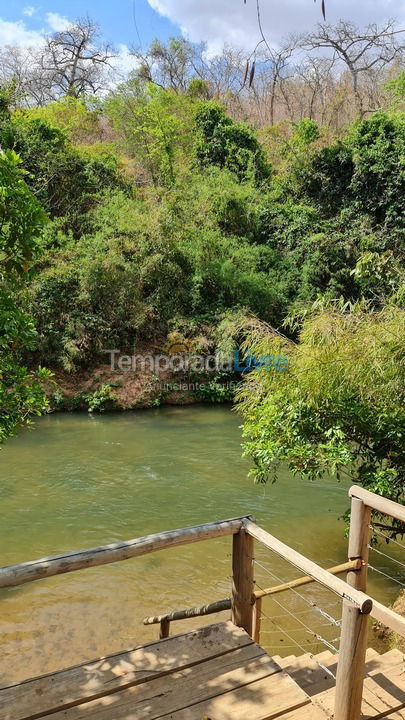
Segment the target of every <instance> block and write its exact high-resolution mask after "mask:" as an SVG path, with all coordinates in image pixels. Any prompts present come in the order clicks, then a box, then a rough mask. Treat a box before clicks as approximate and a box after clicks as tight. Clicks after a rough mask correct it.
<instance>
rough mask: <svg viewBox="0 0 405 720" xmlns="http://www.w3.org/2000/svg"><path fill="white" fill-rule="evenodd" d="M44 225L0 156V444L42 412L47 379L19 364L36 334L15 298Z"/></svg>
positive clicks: (10, 157) (12, 164)
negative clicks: (43, 385)
mask: <svg viewBox="0 0 405 720" xmlns="http://www.w3.org/2000/svg"><path fill="white" fill-rule="evenodd" d="M44 222H45V213H44V212H43V210H42V208H41V207H40V205H39V204H38V202H37V200H36V199H35V197H34V196H33V195H32V194H31V193H30V191H29V189H28V187H27V185H26V184H25V181H24V172H23V170H22V169H21V168H20V166H19V158H18V156H17V155H16V154H15V153H13V152H12V151H6V152H3V151H0V226H1V227H0V442H2V441H3V440H4V439H5V438H7V437H10V436H11V435H13V434H14V433H15V432H16V431H17V429H18V428H19V427H20V426H21V425H23V424H27V423H28V422H29V418H30V416H31V415H39V414H41V413H42V412H44V411H45V410H46V409H47V407H48V403H47V401H46V398H45V395H44V392H43V388H42V384H43V382H45V381H47V380H49V378H50V373H49V371H47V370H45V369H44V368H41V367H40V368H38V370H33V371H31V370H29V369H27V368H26V367H25V365H24V355H25V353H26V352H27V350H32V349H34V347H35V342H36V332H35V328H34V325H33V323H32V320H31V318H30V317H29V316H28V315H27V314H26V313H25V312H24V311H23V310H21V309H20V307H19V304H18V301H17V295H16V290H17V289H18V288H19V287H21V285H22V279H21V276H22V275H24V274H26V273H27V271H28V262H29V261H32V260H33V258H34V256H35V253H36V251H37V249H38V237H37V236H38V233H39V230H40V228H41V226H42V224H43V223H44Z"/></svg>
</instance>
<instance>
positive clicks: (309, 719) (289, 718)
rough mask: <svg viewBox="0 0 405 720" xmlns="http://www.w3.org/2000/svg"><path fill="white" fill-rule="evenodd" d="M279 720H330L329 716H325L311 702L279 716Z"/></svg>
mask: <svg viewBox="0 0 405 720" xmlns="http://www.w3.org/2000/svg"><path fill="white" fill-rule="evenodd" d="M279 720H330V715H327V714H326V713H325V712H324V711H323V710H322V708H320V707H319V706H318V705H315V704H314V703H313V702H311V704H310V705H305V706H304V707H302V708H299V709H298V710H292V711H289V712H287V713H285V714H284V715H280V718H279Z"/></svg>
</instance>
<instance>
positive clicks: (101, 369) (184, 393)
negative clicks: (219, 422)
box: [47, 348, 238, 411]
mask: <svg viewBox="0 0 405 720" xmlns="http://www.w3.org/2000/svg"><path fill="white" fill-rule="evenodd" d="M144 352H145V355H148V349H147V348H146V349H145V350H144ZM237 382H238V379H237V378H236V377H235V376H234V375H233V374H232V373H229V375H227V374H226V373H215V372H211V373H207V372H203V373H192V372H187V371H184V370H181V371H176V370H174V369H173V367H172V366H171V367H169V368H165V369H159V373H158V374H157V373H155V372H154V370H153V367H152V368H151V367H150V366H149V365H148V363H146V364H145V366H144V367H142V368H139V367H138V368H137V369H135V370H133V369H126V368H123V367H121V368H120V367H118V366H117V365H116V364H115V365H114V366H113V365H112V364H111V363H110V362H107V363H100V364H98V365H96V366H95V367H92V368H81V369H80V370H77V371H76V372H66V371H64V370H62V369H60V368H56V369H54V370H53V379H52V382H51V383H49V384H48V386H47V395H48V398H49V401H50V405H51V409H52V410H53V411H74V410H90V411H97V410H137V409H141V408H152V407H160V406H162V405H175V406H186V405H194V404H197V403H201V402H208V403H221V402H231V401H232V400H233V396H234V391H235V388H236V385H237Z"/></svg>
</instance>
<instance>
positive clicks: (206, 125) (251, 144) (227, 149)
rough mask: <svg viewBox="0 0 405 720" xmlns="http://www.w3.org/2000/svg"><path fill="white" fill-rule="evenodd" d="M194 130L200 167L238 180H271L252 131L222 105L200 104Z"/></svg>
mask: <svg viewBox="0 0 405 720" xmlns="http://www.w3.org/2000/svg"><path fill="white" fill-rule="evenodd" d="M195 127H196V141H195V154H196V158H197V161H198V163H199V165H200V166H201V167H209V166H211V165H215V166H217V167H220V168H227V169H228V170H231V172H233V173H235V175H236V176H237V177H238V179H239V180H240V181H246V180H254V181H255V182H261V181H263V180H266V179H268V178H269V177H270V174H271V170H270V166H269V164H268V163H267V161H266V158H265V155H264V152H263V150H262V148H261V146H260V144H259V142H258V140H257V138H256V136H255V134H254V133H253V130H251V129H250V128H249V127H248V126H247V125H242V124H241V123H235V122H233V120H231V118H230V117H229V116H228V115H227V114H226V112H225V110H224V108H223V107H222V106H221V105H217V104H215V103H213V102H206V103H202V104H201V105H200V107H199V108H198V110H197V112H196V115H195Z"/></svg>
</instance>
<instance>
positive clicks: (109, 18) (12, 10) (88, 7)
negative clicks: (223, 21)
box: [0, 0, 180, 46]
mask: <svg viewBox="0 0 405 720" xmlns="http://www.w3.org/2000/svg"><path fill="white" fill-rule="evenodd" d="M134 5H135V17H136V21H137V25H138V27H139V34H140V36H141V39H142V43H143V44H145V45H147V44H148V43H150V41H151V40H152V39H153V38H154V37H161V38H168V37H170V36H172V35H178V34H179V32H180V29H179V28H178V27H177V26H175V25H174V24H173V23H171V22H170V20H169V19H168V18H165V17H163V16H162V15H160V14H159V13H157V12H156V11H155V10H153V9H152V7H151V6H150V5H149V3H148V2H147V0H135V3H134V2H133V0H113V1H111V0H108V1H107V0H39V1H38V2H37V1H36V0H32V3H31V1H30V0H13V2H10V1H9V0H8V2H5V0H0V18H1V19H2V20H5V21H7V22H9V23H13V24H14V23H16V22H19V23H20V24H24V26H25V27H26V28H27V30H33V31H37V32H40V31H41V30H48V29H49V23H48V22H47V14H48V13H52V14H53V15H55V14H56V15H58V16H61V17H67V18H68V19H70V20H72V19H74V18H77V17H79V16H81V15H85V14H89V15H90V17H91V18H93V19H94V20H96V21H97V22H98V23H99V24H100V25H101V27H102V30H103V33H104V35H105V36H106V39H108V40H111V41H113V42H115V43H117V44H121V43H123V44H126V45H128V46H131V45H133V44H134V43H135V44H137V43H138V40H137V34H136V29H135V23H134ZM31 13H32V14H31Z"/></svg>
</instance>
